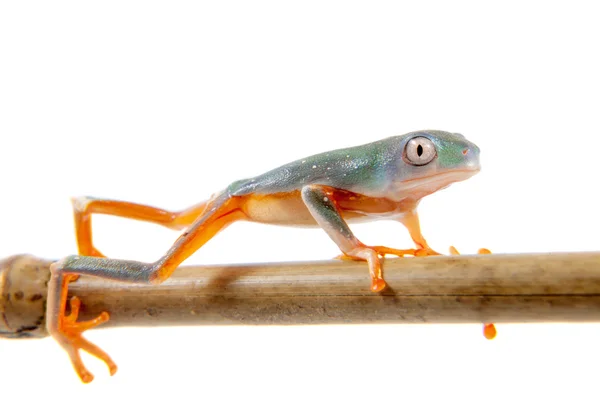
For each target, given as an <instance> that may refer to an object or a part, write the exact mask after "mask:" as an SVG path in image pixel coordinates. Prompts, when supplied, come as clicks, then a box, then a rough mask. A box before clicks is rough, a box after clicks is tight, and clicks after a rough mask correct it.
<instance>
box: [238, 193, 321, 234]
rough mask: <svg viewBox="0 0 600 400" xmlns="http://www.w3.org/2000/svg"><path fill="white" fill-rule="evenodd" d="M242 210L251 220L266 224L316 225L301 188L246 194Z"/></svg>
mask: <svg viewBox="0 0 600 400" xmlns="http://www.w3.org/2000/svg"><path fill="white" fill-rule="evenodd" d="M242 211H243V212H244V213H245V214H246V216H247V217H248V219H249V220H251V221H254V222H261V223H265V224H275V225H296V226H316V225H317V223H316V221H315V219H314V218H313V217H312V215H311V213H310V212H309V210H308V209H307V208H306V204H304V201H303V200H302V196H301V194H300V191H299V190H296V191H293V192H285V193H273V194H251V195H246V196H244V203H243V206H242Z"/></svg>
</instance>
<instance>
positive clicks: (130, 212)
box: [72, 197, 206, 257]
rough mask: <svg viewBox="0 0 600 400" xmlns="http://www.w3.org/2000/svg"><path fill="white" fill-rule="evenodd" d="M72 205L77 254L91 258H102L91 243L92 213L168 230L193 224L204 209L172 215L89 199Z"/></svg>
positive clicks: (82, 199)
mask: <svg viewBox="0 0 600 400" xmlns="http://www.w3.org/2000/svg"><path fill="white" fill-rule="evenodd" d="M72 203H73V214H74V219H75V235H76V237H77V246H78V248H79V254H80V255H84V256H92V257H104V255H103V254H102V253H100V252H99V251H98V250H97V249H96V248H95V247H94V245H93V244H92V214H105V215H113V216H117V217H123V218H129V219H135V220H138V221H144V222H152V223H155V224H159V225H162V226H164V227H167V228H171V229H183V228H185V227H187V226H189V225H190V224H192V223H193V222H194V220H196V218H198V216H199V215H200V214H201V213H202V212H203V211H204V209H205V208H206V203H200V204H198V205H196V206H194V207H191V208H189V209H187V210H184V211H179V212H172V211H167V210H163V209H161V208H155V207H150V206H146V205H143V204H136V203H130V202H126V201H117V200H106V199H93V198H88V197H77V198H74V199H72Z"/></svg>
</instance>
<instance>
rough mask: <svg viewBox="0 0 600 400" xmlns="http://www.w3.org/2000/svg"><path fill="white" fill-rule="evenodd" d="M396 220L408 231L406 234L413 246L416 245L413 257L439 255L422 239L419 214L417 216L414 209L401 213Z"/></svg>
mask: <svg viewBox="0 0 600 400" xmlns="http://www.w3.org/2000/svg"><path fill="white" fill-rule="evenodd" d="M398 220H399V221H400V222H401V223H402V225H404V226H405V227H406V229H408V233H409V234H410V237H411V238H412V240H413V242H415V245H417V249H418V250H417V251H416V252H415V256H439V255H441V253H438V252H437V251H435V250H433V249H432V248H431V247H429V245H428V244H427V241H426V240H425V238H424V237H423V234H422V233H421V224H420V222H419V214H417V210H416V209H412V210H410V211H407V212H405V213H403V214H402V215H401V216H400V217H399V218H398Z"/></svg>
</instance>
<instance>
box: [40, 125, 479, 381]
mask: <svg viewBox="0 0 600 400" xmlns="http://www.w3.org/2000/svg"><path fill="white" fill-rule="evenodd" d="M479 170H480V164H479V148H478V147H477V146H476V145H475V144H473V143H471V142H470V141H468V140H467V139H465V137H464V136H463V135H461V134H458V133H449V132H444V131H437V130H422V131H416V132H411V133H407V134H404V135H399V136H393V137H389V138H387V139H383V140H379V141H375V142H372V143H368V144H365V145H362V146H356V147H350V148H344V149H340V150H333V151H328V152H325V153H321V154H317V155H313V156H310V157H305V158H302V159H299V160H297V161H294V162H291V163H289V164H286V165H283V166H281V167H279V168H275V169H273V170H271V171H269V172H266V173H264V174H262V175H258V176H255V177H253V178H247V179H242V180H239V181H236V182H233V183H231V184H230V185H229V186H227V187H226V188H225V189H223V190H221V191H219V192H217V193H216V194H214V195H213V196H212V197H211V198H210V199H208V200H207V201H204V202H201V203H199V204H197V205H195V206H193V207H190V208H188V209H185V210H183V211H179V212H171V211H167V210H163V209H159V208H154V207H150V206H146V205H141V204H136V203H130V202H123V201H115V200H106V199H97V198H89V197H83V198H75V199H73V208H74V217H75V228H76V236H77V243H78V249H79V255H77V256H69V257H66V258H64V259H62V260H60V261H58V262H56V263H54V264H52V266H51V272H52V277H51V280H50V283H49V294H48V302H47V328H48V331H49V333H50V334H51V335H52V336H53V337H54V338H55V339H56V340H57V341H58V342H59V344H61V346H62V347H63V348H64V349H65V350H66V351H67V353H68V354H69V356H70V358H71V361H72V363H73V366H74V368H75V370H76V372H77V373H78V374H79V376H80V378H81V379H82V381H84V382H90V381H91V380H92V379H93V375H92V374H91V373H90V372H89V371H88V370H87V369H86V368H85V366H84V365H83V363H82V361H81V358H80V356H79V351H80V350H84V351H87V352H88V353H90V354H92V355H94V356H96V357H98V358H100V359H101V360H103V361H104V362H105V363H106V364H107V365H108V367H109V370H110V372H111V374H114V373H115V372H116V370H117V367H116V365H115V363H114V362H113V361H112V360H111V358H110V357H109V356H108V355H107V354H106V353H105V352H104V351H102V350H101V349H100V348H98V347H97V346H95V345H94V344H92V343H91V342H89V341H87V340H86V339H84V338H83V337H82V333H83V332H84V331H85V330H87V329H89V328H92V327H94V326H97V325H99V324H101V323H103V322H105V321H107V320H108V318H109V316H108V314H107V313H105V312H104V313H102V314H101V315H100V316H98V317H97V318H95V319H93V320H90V321H84V322H77V316H78V311H79V306H80V302H79V300H78V299H77V298H75V297H72V298H71V303H70V304H71V313H70V314H69V315H65V308H66V301H67V292H68V284H69V282H70V281H72V280H74V279H77V277H78V276H79V275H81V274H83V275H93V276H97V277H102V278H107V279H113V280H118V281H126V282H138V283H148V284H160V283H161V282H163V281H165V280H166V279H167V278H168V277H169V276H170V275H171V274H172V273H173V271H174V270H175V269H176V268H177V267H178V266H179V265H180V264H181V263H182V262H183V261H184V260H186V259H187V258H188V257H189V256H190V255H192V254H193V253H194V252H195V251H196V250H198V249H199V248H200V247H201V246H202V245H204V244H205V243H206V242H207V241H208V240H210V239H211V238H212V237H213V236H214V235H215V234H217V232H219V231H220V230H222V229H224V228H225V227H226V226H228V225H229V224H231V223H232V222H235V221H240V220H245V221H253V222H260V223H266V224H277V225H291V226H313V227H320V228H322V229H323V230H324V231H325V232H326V233H327V234H328V235H329V237H330V238H331V240H333V242H335V244H337V246H338V247H339V248H340V250H341V251H342V253H343V254H344V256H345V257H349V258H352V259H356V260H364V261H366V263H367V265H368V269H369V274H370V277H371V290H372V291H374V292H380V291H381V290H383V289H384V288H385V286H386V283H385V280H384V276H383V271H382V266H381V259H380V257H381V256H385V255H387V254H391V255H396V256H404V255H413V256H426V255H438V254H439V253H437V252H435V251H434V250H432V249H431V248H430V247H429V245H428V244H427V241H426V240H425V238H424V237H423V235H422V234H421V229H420V224H419V218H418V215H417V205H418V204H419V201H420V200H421V199H422V198H423V197H425V196H427V195H429V194H431V193H434V192H436V191H438V190H440V189H443V188H446V187H447V186H449V185H450V184H452V183H454V182H458V181H462V180H465V179H467V178H469V177H471V176H473V175H475V174H476V173H477V172H478V171H479ZM92 214H109V215H115V216H120V217H125V218H132V219H137V220H142V221H148V222H153V223H157V224H160V225H163V226H165V227H168V228H172V229H177V230H183V233H182V234H181V236H179V238H178V239H177V240H176V241H175V243H174V244H173V245H172V246H171V248H170V249H168V250H167V251H166V253H165V254H164V256H162V257H161V258H160V259H159V260H157V261H156V262H152V263H144V262H138V261H130V260H116V259H109V258H105V257H104V255H103V254H102V253H100V252H99V251H98V250H97V249H96V248H95V247H94V245H93V244H92V229H91V216H92ZM381 219H388V220H395V221H399V222H401V223H402V224H403V225H404V226H405V227H406V228H407V229H408V231H409V233H410V235H411V237H412V240H413V241H414V243H415V245H416V249H409V250H399V249H393V248H388V247H383V246H368V245H366V244H364V243H362V242H361V241H360V240H359V239H358V238H356V236H354V234H353V233H352V230H351V229H350V227H349V226H348V223H354V222H367V221H374V220H381Z"/></svg>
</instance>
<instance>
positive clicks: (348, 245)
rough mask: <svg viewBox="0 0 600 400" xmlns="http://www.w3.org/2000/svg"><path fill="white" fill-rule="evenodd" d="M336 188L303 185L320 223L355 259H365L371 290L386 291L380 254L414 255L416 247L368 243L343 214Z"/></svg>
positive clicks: (304, 193)
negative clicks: (352, 227) (358, 235)
mask: <svg viewBox="0 0 600 400" xmlns="http://www.w3.org/2000/svg"><path fill="white" fill-rule="evenodd" d="M336 191H337V190H336V189H335V188H332V187H330V186H323V185H308V186H305V187H303V188H302V200H303V201H304V204H306V207H307V208H308V210H309V211H310V213H311V215H312V216H313V218H314V219H315V220H316V221H317V223H318V224H319V226H320V227H321V228H323V229H324V230H325V232H327V234H328V235H329V237H330V238H331V239H332V240H333V241H334V242H335V243H336V244H337V245H338V247H339V248H340V250H341V251H342V252H343V253H344V254H345V255H346V256H348V257H350V258H352V259H358V260H365V261H367V263H368V265H369V273H370V274H371V280H372V284H371V290H372V291H374V292H380V291H382V290H383V289H384V288H385V286H386V283H385V281H384V279H383V271H382V268H381V260H380V259H379V256H380V255H382V256H383V255H385V254H393V255H397V256H400V257H401V256H404V255H414V254H415V250H398V249H392V248H389V247H383V246H367V245H365V244H363V243H362V242H361V241H360V240H358V239H357V238H356V236H354V233H352V231H351V230H350V227H349V226H348V224H347V223H346V221H345V220H344V218H343V217H342V214H341V211H340V209H339V207H338V205H337V204H336V202H335V197H336V196H335V195H336Z"/></svg>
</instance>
